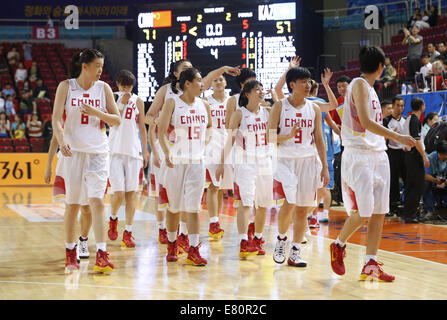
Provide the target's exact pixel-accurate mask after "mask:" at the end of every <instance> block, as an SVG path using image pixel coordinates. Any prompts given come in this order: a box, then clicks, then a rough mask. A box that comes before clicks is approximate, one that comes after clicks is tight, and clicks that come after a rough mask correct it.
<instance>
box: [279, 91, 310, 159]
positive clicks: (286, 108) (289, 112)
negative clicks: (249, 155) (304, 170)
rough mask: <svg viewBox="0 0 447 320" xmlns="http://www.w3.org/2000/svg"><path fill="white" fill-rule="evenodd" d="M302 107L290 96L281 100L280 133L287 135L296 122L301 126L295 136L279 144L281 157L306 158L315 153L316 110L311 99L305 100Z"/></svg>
mask: <svg viewBox="0 0 447 320" xmlns="http://www.w3.org/2000/svg"><path fill="white" fill-rule="evenodd" d="M305 101H306V102H305V104H304V106H303V107H301V108H299V109H298V108H295V107H294V106H292V104H290V102H289V100H288V98H284V99H282V100H281V103H282V108H281V116H280V120H279V125H278V134H280V135H285V134H289V133H290V131H292V128H293V126H294V125H295V124H296V125H297V127H298V128H301V130H299V131H298V132H297V134H296V136H295V137H293V138H290V139H287V140H285V141H283V142H281V143H279V144H278V157H280V158H306V157H310V156H313V155H315V148H314V146H313V143H314V131H315V110H314V104H313V102H312V101H311V100H307V99H306V100H305Z"/></svg>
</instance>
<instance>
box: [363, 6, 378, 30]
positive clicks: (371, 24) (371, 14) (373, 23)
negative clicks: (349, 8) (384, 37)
mask: <svg viewBox="0 0 447 320" xmlns="http://www.w3.org/2000/svg"><path fill="white" fill-rule="evenodd" d="M365 28H366V29H368V30H379V8H377V7H376V6H374V5H369V6H367V7H366V8H365Z"/></svg>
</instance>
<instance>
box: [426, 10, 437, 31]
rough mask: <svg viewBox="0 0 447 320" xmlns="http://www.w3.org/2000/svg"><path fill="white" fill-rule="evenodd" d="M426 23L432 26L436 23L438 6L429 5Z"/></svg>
mask: <svg viewBox="0 0 447 320" xmlns="http://www.w3.org/2000/svg"><path fill="white" fill-rule="evenodd" d="M427 22H428V24H429V25H430V26H431V27H434V26H436V25H437V24H438V8H437V7H436V6H434V5H431V6H430V13H429V14H428V21H427Z"/></svg>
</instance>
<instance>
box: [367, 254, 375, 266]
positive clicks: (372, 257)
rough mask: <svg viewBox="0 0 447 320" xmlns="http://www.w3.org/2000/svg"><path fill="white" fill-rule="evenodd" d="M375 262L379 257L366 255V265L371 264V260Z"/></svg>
mask: <svg viewBox="0 0 447 320" xmlns="http://www.w3.org/2000/svg"><path fill="white" fill-rule="evenodd" d="M371 259H372V260H374V261H376V260H377V256H375V255H368V254H367V255H366V258H365V264H367V263H368V262H369V260H371Z"/></svg>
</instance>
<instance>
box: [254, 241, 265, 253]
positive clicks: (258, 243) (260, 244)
mask: <svg viewBox="0 0 447 320" xmlns="http://www.w3.org/2000/svg"><path fill="white" fill-rule="evenodd" d="M263 243H264V239H263V238H261V239H258V238H256V237H254V239H253V244H254V247H255V248H256V250H258V256H263V255H265V249H264V246H263Z"/></svg>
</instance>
